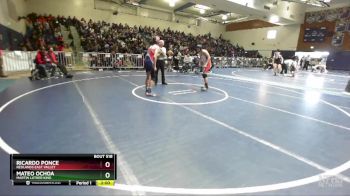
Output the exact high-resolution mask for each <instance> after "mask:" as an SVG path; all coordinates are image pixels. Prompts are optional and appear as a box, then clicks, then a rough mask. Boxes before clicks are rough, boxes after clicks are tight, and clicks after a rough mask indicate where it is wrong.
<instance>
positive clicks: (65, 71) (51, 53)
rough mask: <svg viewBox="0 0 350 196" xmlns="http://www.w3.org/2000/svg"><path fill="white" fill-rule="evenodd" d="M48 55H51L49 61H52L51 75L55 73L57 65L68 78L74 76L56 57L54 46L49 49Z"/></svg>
mask: <svg viewBox="0 0 350 196" xmlns="http://www.w3.org/2000/svg"><path fill="white" fill-rule="evenodd" d="M48 56H49V60H50V61H49V62H48V63H50V64H51V65H52V70H51V76H53V75H54V73H55V71H56V67H58V68H59V69H60V70H61V72H62V73H63V74H64V76H65V77H66V78H72V77H73V75H71V74H68V71H67V69H66V67H65V66H63V65H61V64H59V63H58V61H57V58H56V54H55V53H54V51H53V48H50V49H49V52H48Z"/></svg>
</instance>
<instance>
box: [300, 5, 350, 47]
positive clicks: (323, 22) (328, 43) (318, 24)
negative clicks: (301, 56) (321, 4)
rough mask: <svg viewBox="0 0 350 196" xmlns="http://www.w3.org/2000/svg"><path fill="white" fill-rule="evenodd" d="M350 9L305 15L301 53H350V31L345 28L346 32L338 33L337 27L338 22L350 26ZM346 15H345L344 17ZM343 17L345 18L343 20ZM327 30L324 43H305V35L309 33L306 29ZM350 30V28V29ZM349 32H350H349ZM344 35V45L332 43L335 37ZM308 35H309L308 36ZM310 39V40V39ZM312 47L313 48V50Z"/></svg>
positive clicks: (301, 37)
mask: <svg viewBox="0 0 350 196" xmlns="http://www.w3.org/2000/svg"><path fill="white" fill-rule="evenodd" d="M349 12H350V7H344V8H338V9H330V10H323V11H318V12H309V13H306V15H305V22H304V24H302V25H301V29H300V35H299V40H298V47H297V48H298V50H299V51H307V52H310V51H313V50H315V51H316V50H319V51H329V52H340V51H350V30H348V27H346V28H345V31H344V32H338V33H337V32H336V26H337V23H338V22H341V23H344V24H346V25H347V24H348V25H350V13H349ZM344 14H345V15H344ZM341 17H343V18H341ZM321 28H325V29H326V30H325V31H326V32H327V33H325V34H326V35H325V37H324V41H319V42H317V41H316V42H311V41H304V35H305V33H306V32H307V31H306V29H316V30H319V29H321ZM349 28H350V27H349ZM347 30H348V31H347ZM337 34H342V35H343V43H342V44H341V45H339V46H338V45H335V44H333V43H332V41H333V35H337ZM306 35H308V34H306ZM309 39H310V38H309ZM311 46H312V47H313V48H311Z"/></svg>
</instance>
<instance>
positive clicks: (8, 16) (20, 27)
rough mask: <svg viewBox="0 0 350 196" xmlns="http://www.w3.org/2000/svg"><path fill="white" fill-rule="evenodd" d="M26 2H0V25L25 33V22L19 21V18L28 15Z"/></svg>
mask: <svg viewBox="0 0 350 196" xmlns="http://www.w3.org/2000/svg"><path fill="white" fill-rule="evenodd" d="M25 10H26V3H25V0H0V24H1V25H3V26H5V27H6V28H9V29H12V30H14V31H17V32H20V33H23V32H24V31H25V23H24V21H23V20H22V21H18V20H17V19H18V16H23V15H24V14H25V13H26V11H25Z"/></svg>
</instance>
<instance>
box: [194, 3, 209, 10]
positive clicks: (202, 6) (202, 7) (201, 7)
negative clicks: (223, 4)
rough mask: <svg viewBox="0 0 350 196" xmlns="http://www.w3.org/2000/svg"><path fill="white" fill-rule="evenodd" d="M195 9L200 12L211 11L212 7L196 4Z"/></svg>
mask: <svg viewBox="0 0 350 196" xmlns="http://www.w3.org/2000/svg"><path fill="white" fill-rule="evenodd" d="M194 7H195V8H197V9H200V10H210V7H208V6H205V5H200V4H196V5H195V6H194Z"/></svg>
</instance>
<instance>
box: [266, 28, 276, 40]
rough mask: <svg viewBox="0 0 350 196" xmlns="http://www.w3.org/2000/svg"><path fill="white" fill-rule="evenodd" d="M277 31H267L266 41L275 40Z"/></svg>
mask: <svg viewBox="0 0 350 196" xmlns="http://www.w3.org/2000/svg"><path fill="white" fill-rule="evenodd" d="M276 35H277V30H269V31H267V39H276Z"/></svg>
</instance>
